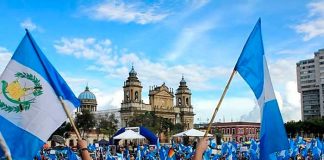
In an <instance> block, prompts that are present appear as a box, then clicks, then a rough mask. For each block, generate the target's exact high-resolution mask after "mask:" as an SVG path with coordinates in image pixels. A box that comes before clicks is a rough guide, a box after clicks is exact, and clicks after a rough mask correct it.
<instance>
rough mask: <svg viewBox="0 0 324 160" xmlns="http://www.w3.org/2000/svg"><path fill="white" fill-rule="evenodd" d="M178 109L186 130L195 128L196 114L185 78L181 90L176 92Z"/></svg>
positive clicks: (181, 83)
mask: <svg viewBox="0 0 324 160" xmlns="http://www.w3.org/2000/svg"><path fill="white" fill-rule="evenodd" d="M175 96H176V107H178V108H179V109H180V121H181V123H182V124H183V125H184V127H185V129H191V128H193V120H194V115H195V114H194V113H193V107H192V105H191V91H190V89H189V88H188V86H187V82H186V81H185V79H184V77H183V76H182V79H181V81H180V85H179V88H178V89H177V91H176V94H175Z"/></svg>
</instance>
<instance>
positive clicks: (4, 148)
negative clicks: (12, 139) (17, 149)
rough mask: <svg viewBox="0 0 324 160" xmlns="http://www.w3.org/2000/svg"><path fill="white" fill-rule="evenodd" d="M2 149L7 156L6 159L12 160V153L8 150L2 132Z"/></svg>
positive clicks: (0, 138) (0, 146)
mask: <svg viewBox="0 0 324 160" xmlns="http://www.w3.org/2000/svg"><path fill="white" fill-rule="evenodd" d="M0 148H1V149H2V151H3V153H4V155H5V157H6V158H7V160H12V158H11V155H10V151H9V149H8V148H7V145H6V141H5V140H4V138H3V137H2V135H1V132H0Z"/></svg>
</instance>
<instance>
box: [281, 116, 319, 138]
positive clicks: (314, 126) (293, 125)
mask: <svg viewBox="0 0 324 160" xmlns="http://www.w3.org/2000/svg"><path fill="white" fill-rule="evenodd" d="M285 127H286V131H287V134H288V136H289V137H295V136H297V135H300V134H301V133H304V134H311V133H313V134H314V135H315V136H316V135H317V134H319V135H323V134H324V119H323V118H322V119H312V120H307V121H298V122H295V121H290V122H287V123H285Z"/></svg>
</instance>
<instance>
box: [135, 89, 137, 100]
mask: <svg viewBox="0 0 324 160" xmlns="http://www.w3.org/2000/svg"><path fill="white" fill-rule="evenodd" d="M135 100H136V101H137V100H138V92H137V91H135Z"/></svg>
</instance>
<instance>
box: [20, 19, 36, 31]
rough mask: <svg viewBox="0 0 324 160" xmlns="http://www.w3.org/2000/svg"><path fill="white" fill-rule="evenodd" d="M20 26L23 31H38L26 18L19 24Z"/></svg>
mask: <svg viewBox="0 0 324 160" xmlns="http://www.w3.org/2000/svg"><path fill="white" fill-rule="evenodd" d="M20 26H21V27H22V28H24V29H25V28H26V29H28V30H29V31H33V30H36V29H40V28H39V27H38V26H37V25H36V24H35V23H33V22H32V20H31V19H30V18H27V19H25V20H24V21H23V22H21V23H20Z"/></svg>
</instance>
